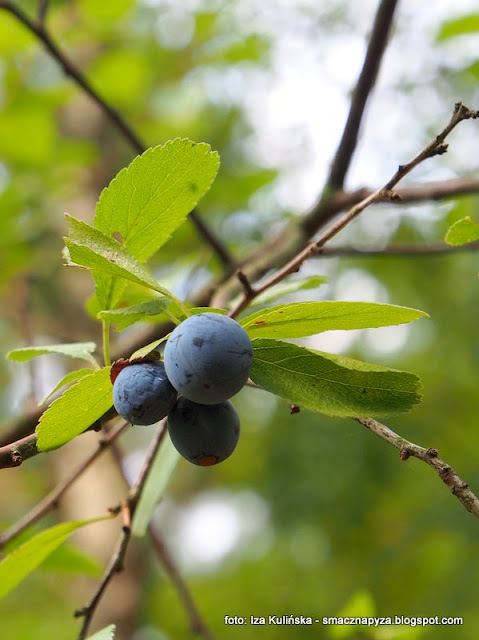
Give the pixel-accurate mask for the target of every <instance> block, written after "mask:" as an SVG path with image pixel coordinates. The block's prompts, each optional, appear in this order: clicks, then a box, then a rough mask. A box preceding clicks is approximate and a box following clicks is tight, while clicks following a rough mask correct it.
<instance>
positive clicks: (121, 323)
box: [98, 297, 171, 331]
mask: <svg viewBox="0 0 479 640" xmlns="http://www.w3.org/2000/svg"><path fill="white" fill-rule="evenodd" d="M170 303H171V300H169V299H168V298H165V297H161V298H155V299H154V300H148V302H143V303H141V304H137V305H135V306H133V307H124V308H121V309H114V310H113V311H100V312H99V313H98V317H99V318H101V319H102V320H108V322H110V323H112V324H115V325H116V330H117V331H122V330H123V329H126V327H129V326H130V325H132V324H134V323H135V322H140V321H144V320H151V319H154V318H157V317H158V316H159V317H160V319H165V316H164V314H163V313H162V312H163V311H164V310H165V309H166V307H168V305H169V304H170Z"/></svg>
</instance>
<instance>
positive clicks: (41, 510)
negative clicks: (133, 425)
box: [0, 422, 129, 549]
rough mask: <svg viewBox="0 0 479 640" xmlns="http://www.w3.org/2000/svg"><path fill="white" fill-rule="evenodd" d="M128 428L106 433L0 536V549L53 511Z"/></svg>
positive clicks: (116, 428)
mask: <svg viewBox="0 0 479 640" xmlns="http://www.w3.org/2000/svg"><path fill="white" fill-rule="evenodd" d="M128 426H129V423H128V422H123V423H121V424H120V425H118V426H117V427H115V428H113V429H111V431H109V432H108V433H106V434H105V435H104V436H103V437H102V438H101V439H100V440H99V442H98V448H97V449H96V450H95V451H93V452H92V453H91V454H90V455H89V456H88V457H87V458H86V459H85V460H84V461H83V462H82V464H81V465H80V466H79V467H78V468H77V469H75V470H74V471H73V472H72V473H71V474H70V475H69V476H68V477H67V478H66V479H65V480H63V482H62V483H61V484H59V485H58V486H57V487H55V489H53V490H52V491H50V493H49V494H48V495H46V496H45V497H44V498H43V499H42V500H41V501H40V502H39V503H38V504H36V505H35V506H34V507H33V509H32V510H31V511H29V512H28V513H27V514H26V515H25V516H23V518H21V519H20V520H18V521H17V522H16V523H15V524H14V525H12V526H11V527H10V528H9V529H7V530H6V531H4V532H2V533H1V534H0V549H2V548H3V547H4V546H5V545H6V544H7V543H8V542H10V541H11V540H13V539H14V538H15V537H16V536H18V535H19V534H20V533H22V531H24V530H25V529H27V528H28V527H30V526H31V525H32V524H34V523H35V522H38V520H40V519H41V518H43V517H44V516H45V515H46V514H47V513H48V512H49V511H51V510H52V509H55V508H56V507H57V506H58V501H59V500H60V498H61V497H62V496H63V494H64V493H65V492H66V491H67V490H68V489H69V488H70V487H71V485H72V484H73V483H74V482H75V481H76V480H78V478H79V477H80V476H81V475H82V473H84V472H85V471H86V470H87V469H88V468H89V467H90V466H91V465H92V463H93V462H95V460H96V459H97V458H98V457H99V456H101V454H102V453H103V452H104V451H106V450H107V448H108V447H109V446H110V445H111V444H112V443H113V442H114V441H115V440H116V439H117V438H118V437H119V436H120V435H121V434H122V433H123V432H124V431H125V429H126V428H127V427H128Z"/></svg>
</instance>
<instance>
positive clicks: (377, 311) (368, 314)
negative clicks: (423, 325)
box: [240, 300, 427, 338]
mask: <svg viewBox="0 0 479 640" xmlns="http://www.w3.org/2000/svg"><path fill="white" fill-rule="evenodd" d="M421 317H427V313H425V312H424V311H418V310H417V309H409V308H408V307H398V306H396V305H392V304H379V303H376V302H338V301H329V300H323V301H321V302H293V303H291V304H284V305H280V306H276V307H270V308H269V309H263V310H261V311H257V312H256V313H253V314H251V315H249V316H247V317H246V318H244V319H243V320H241V321H240V322H241V325H242V326H243V328H244V329H245V330H246V331H247V333H248V334H249V336H250V337H251V338H259V337H261V338H263V337H264V338H266V337H271V338H302V337H304V336H312V335H314V334H316V333H321V332H322V331H330V330H332V329H369V328H373V327H386V326H390V325H395V324H402V323H404V322H412V321H413V320H417V319H418V318H421Z"/></svg>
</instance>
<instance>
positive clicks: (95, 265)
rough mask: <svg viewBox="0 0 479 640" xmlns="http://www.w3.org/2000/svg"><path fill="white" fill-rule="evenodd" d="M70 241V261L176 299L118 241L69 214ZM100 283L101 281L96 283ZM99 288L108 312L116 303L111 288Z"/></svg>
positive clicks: (68, 239) (68, 246) (68, 257)
mask: <svg viewBox="0 0 479 640" xmlns="http://www.w3.org/2000/svg"><path fill="white" fill-rule="evenodd" d="M66 219H67V223H68V227H69V230H70V238H65V245H66V247H67V250H68V251H67V253H66V255H65V257H66V259H67V261H68V262H71V263H73V264H78V265H81V266H84V267H86V268H87V269H91V270H92V271H95V272H99V273H106V274H110V275H113V276H115V277H118V278H123V279H125V280H130V281H131V282H135V283H136V284H140V285H142V286H144V287H147V288H149V289H153V291H157V292H158V293H161V294H162V295H165V296H167V297H169V298H170V299H175V298H174V296H173V294H171V293H170V292H169V291H168V290H167V289H165V288H164V287H162V286H161V285H160V284H158V282H157V281H156V280H155V279H154V278H153V277H152V276H151V275H150V274H149V273H148V271H147V270H146V269H145V268H144V267H143V266H142V265H141V264H140V263H139V262H138V260H136V258H134V257H133V256H132V255H131V254H130V253H129V251H128V250H127V249H125V247H123V246H122V245H121V244H120V243H119V242H117V241H116V240H114V239H113V238H110V237H109V236H107V235H105V234H104V233H102V232H101V231H99V230H98V229H94V228H93V227H90V225H88V224H86V222H82V221H81V220H77V219H76V218H73V217H72V216H70V215H68V214H67V215H66ZM97 284H98V282H97ZM108 284H109V283H106V286H107V289H106V290H103V289H102V284H101V283H100V285H99V286H97V296H98V300H99V301H100V303H101V304H102V305H103V306H104V307H105V309H109V308H110V307H111V306H112V304H113V303H114V302H115V300H114V299H113V300H112V298H111V296H112V295H114V294H113V293H112V289H111V288H109V287H108Z"/></svg>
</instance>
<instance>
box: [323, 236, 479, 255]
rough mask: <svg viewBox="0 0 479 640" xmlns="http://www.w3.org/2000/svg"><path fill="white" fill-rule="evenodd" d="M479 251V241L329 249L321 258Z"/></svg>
mask: <svg viewBox="0 0 479 640" xmlns="http://www.w3.org/2000/svg"><path fill="white" fill-rule="evenodd" d="M478 249H479V240H476V241H475V242H470V243H469V244H464V245H461V246H459V247H452V246H450V245H448V244H443V243H438V244H424V245H416V246H410V245H391V246H389V247H381V248H380V249H376V248H375V247H364V248H358V247H327V248H325V249H323V251H322V252H321V256H322V257H324V258H335V257H344V256H348V257H356V256H357V257H361V258H370V257H371V258H376V257H386V258H387V257H397V256H405V257H411V256H418V257H422V256H424V257H427V256H437V255H447V254H449V253H463V252H467V251H477V250H478Z"/></svg>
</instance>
